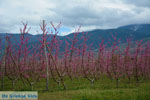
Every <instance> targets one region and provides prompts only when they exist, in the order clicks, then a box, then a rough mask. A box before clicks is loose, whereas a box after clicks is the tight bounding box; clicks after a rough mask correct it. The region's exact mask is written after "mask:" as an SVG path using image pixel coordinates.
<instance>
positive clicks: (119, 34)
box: [0, 24, 150, 50]
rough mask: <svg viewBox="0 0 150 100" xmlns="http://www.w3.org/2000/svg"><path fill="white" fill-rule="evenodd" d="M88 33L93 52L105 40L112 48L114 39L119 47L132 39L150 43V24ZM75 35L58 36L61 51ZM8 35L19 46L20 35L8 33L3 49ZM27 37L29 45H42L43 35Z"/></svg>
mask: <svg viewBox="0 0 150 100" xmlns="http://www.w3.org/2000/svg"><path fill="white" fill-rule="evenodd" d="M85 33H87V35H86V36H87V42H86V44H87V46H91V48H92V49H93V50H96V49H97V48H98V47H99V44H100V43H101V41H102V40H104V44H106V46H107V47H110V46H111V45H112V43H113V42H114V38H113V37H116V39H117V40H119V45H121V44H125V43H126V42H127V41H126V40H127V39H130V41H132V42H133V43H134V42H135V41H140V40H143V43H146V42H150V24H133V25H126V26H121V27H118V28H116V29H95V30H91V31H87V32H84V34H85ZM74 34H76V33H70V34H69V35H66V36H57V39H58V40H61V43H60V50H64V47H65V45H64V44H65V41H68V42H69V43H70V42H71V41H70V39H73V37H74ZM84 34H83V32H80V33H79V34H78V35H77V39H78V40H79V41H78V42H77V44H80V43H82V42H83V39H81V37H83V35H84ZM6 35H8V36H10V37H12V38H11V43H14V44H17V43H18V42H20V39H19V37H20V34H11V33H10V34H6V33H0V39H1V44H0V45H1V48H2V49H4V45H5V37H6ZM26 36H29V37H30V39H29V41H28V45H38V44H40V42H39V39H42V34H41V35H32V34H26ZM47 37H48V41H50V40H51V37H52V35H47Z"/></svg>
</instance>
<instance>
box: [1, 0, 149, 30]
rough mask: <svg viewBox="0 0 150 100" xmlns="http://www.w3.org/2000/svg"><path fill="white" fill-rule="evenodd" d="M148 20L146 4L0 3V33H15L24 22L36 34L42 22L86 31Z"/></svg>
mask: <svg viewBox="0 0 150 100" xmlns="http://www.w3.org/2000/svg"><path fill="white" fill-rule="evenodd" d="M148 16H150V3H149V0H32V1H31V0H13V1H12V0H1V1H0V18H1V20H2V21H0V32H16V31H17V30H19V29H17V28H18V27H21V26H20V25H21V23H20V22H21V21H28V22H29V25H30V26H31V27H33V28H32V30H31V32H32V33H36V30H39V23H40V20H42V19H45V20H46V21H48V22H49V21H53V22H54V23H58V22H60V21H61V22H62V25H63V26H64V27H69V28H70V29H74V28H75V27H77V26H79V25H80V24H82V29H83V30H90V29H94V28H115V27H118V26H121V25H126V24H142V23H150V18H148ZM33 29H34V30H33Z"/></svg>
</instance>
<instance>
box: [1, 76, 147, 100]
mask: <svg viewBox="0 0 150 100" xmlns="http://www.w3.org/2000/svg"><path fill="white" fill-rule="evenodd" d="M4 82H5V84H4V89H3V91H14V89H12V86H11V82H10V81H9V80H8V79H6V78H5V80H4ZM65 84H66V86H67V90H63V89H62V86H58V85H57V84H56V83H54V82H53V81H52V80H50V85H49V91H45V90H44V89H45V80H44V79H43V80H40V81H39V82H37V83H36V84H35V85H34V91H38V95H39V100H150V81H141V82H140V83H137V84H136V83H135V82H134V81H132V82H130V83H127V81H126V80H120V82H119V88H116V86H115V81H111V80H109V79H107V78H101V79H100V80H98V81H96V82H95V83H94V85H92V84H90V82H89V81H87V80H86V79H83V78H81V79H74V80H73V81H72V82H71V81H70V80H69V79H66V80H65ZM15 86H16V87H15V91H30V89H29V87H27V88H25V87H24V86H23V84H22V83H21V82H20V81H19V82H18V81H17V82H16V85H15Z"/></svg>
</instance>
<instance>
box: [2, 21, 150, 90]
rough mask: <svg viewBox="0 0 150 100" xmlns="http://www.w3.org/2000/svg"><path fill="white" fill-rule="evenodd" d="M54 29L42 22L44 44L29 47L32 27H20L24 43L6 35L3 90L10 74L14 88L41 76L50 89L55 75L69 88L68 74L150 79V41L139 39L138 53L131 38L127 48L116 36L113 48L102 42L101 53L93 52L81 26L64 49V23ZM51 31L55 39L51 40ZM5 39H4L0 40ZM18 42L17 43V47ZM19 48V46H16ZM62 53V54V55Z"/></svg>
mask: <svg viewBox="0 0 150 100" xmlns="http://www.w3.org/2000/svg"><path fill="white" fill-rule="evenodd" d="M50 24H51V27H52V28H53V29H52V30H49V29H48V27H47V24H46V23H45V21H43V22H42V23H41V25H40V28H41V30H42V33H43V35H42V38H41V39H39V41H40V45H32V46H31V47H32V48H30V47H29V46H28V40H29V39H30V37H29V36H25V35H26V34H27V33H29V30H30V28H28V27H27V24H26V23H23V26H24V27H23V29H20V33H21V35H20V39H19V40H20V42H19V43H18V44H12V43H11V42H10V40H11V38H12V37H10V36H6V38H5V48H4V52H2V46H1V45H0V50H1V52H0V54H1V55H2V57H1V58H0V77H1V89H3V87H4V83H5V82H4V78H5V77H7V78H8V79H9V80H11V82H12V88H15V83H16V82H18V81H21V82H22V83H23V84H24V86H25V87H27V86H28V85H29V86H30V88H31V90H33V85H34V84H35V83H36V82H38V81H40V80H41V79H43V78H45V79H46V85H45V86H46V90H48V87H49V79H50V78H52V79H53V81H54V82H56V83H57V84H58V85H62V86H63V88H64V89H66V85H65V81H64V78H65V77H69V79H70V81H73V79H74V78H81V77H83V78H86V79H87V80H88V81H89V82H90V83H91V84H94V82H95V81H96V80H99V79H100V78H102V77H103V76H107V77H108V78H110V79H111V80H116V87H118V81H119V80H120V79H122V78H125V79H128V82H130V80H131V79H135V80H136V82H139V81H140V80H146V79H150V43H147V44H146V45H142V41H139V42H136V48H135V49H134V52H133V53H131V52H130V47H131V46H130V45H131V43H130V41H129V40H127V46H126V48H125V49H124V50H122V48H120V47H119V46H118V42H119V41H118V40H117V39H116V38H115V37H113V38H114V42H113V45H112V47H110V48H109V50H108V49H107V48H106V45H105V44H104V41H103V40H102V41H101V43H100V44H99V49H98V51H97V52H93V50H91V49H90V48H89V46H87V44H86V41H87V39H88V37H87V33H84V32H83V33H80V32H79V31H80V27H79V28H78V29H77V30H76V32H75V34H74V38H73V39H68V40H69V41H70V42H68V41H66V42H65V44H64V45H65V49H64V51H61V52H60V50H59V47H60V44H61V41H60V40H58V39H57V34H58V33H59V28H60V27H61V23H59V24H58V25H57V26H55V25H54V24H53V23H52V22H51V23H50ZM48 33H53V35H50V36H51V37H50V38H51V40H50V41H48V38H49V36H48ZM78 34H83V37H82V38H80V39H82V41H83V42H82V43H80V44H79V43H78V41H79V38H77V36H78ZM0 42H1V41H0ZM14 45H15V46H14ZM14 47H15V48H14ZM60 55H61V56H60Z"/></svg>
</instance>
